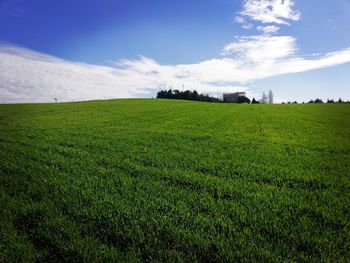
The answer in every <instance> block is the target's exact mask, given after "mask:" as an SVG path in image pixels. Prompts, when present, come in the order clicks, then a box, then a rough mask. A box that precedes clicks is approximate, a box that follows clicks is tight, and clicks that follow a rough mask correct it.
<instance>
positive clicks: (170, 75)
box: [0, 0, 350, 102]
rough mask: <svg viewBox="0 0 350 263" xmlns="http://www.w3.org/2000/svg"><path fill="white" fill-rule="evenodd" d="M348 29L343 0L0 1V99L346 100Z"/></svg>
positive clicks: (348, 11) (349, 5) (349, 11)
mask: <svg viewBox="0 0 350 263" xmlns="http://www.w3.org/2000/svg"><path fill="white" fill-rule="evenodd" d="M349 32H350V1H349V0H336V1H318V0H308V1H304V0H242V1H237V0H220V1H218V0H206V1H204V0H178V1H164V0H128V1H120V0H69V1H68V0H60V1H47V0H31V1H27V0H0V42H1V44H0V69H1V71H0V77H1V79H2V80H0V99H2V101H4V102H6V101H19V102H21V101H51V100H52V96H57V97H58V98H59V99H61V100H62V101H70V100H80V99H82V100H84V99H101V98H102V99H103V98H114V97H150V96H152V95H154V94H155V93H156V91H157V90H159V89H160V88H170V87H172V88H179V87H181V86H182V84H184V85H185V86H186V88H189V89H197V90H199V91H202V92H208V93H211V94H220V93H221V92H224V91H225V92H227V91H236V90H237V91H238V90H246V91H247V92H248V95H249V96H251V97H253V96H254V97H257V98H259V97H260V96H261V93H262V91H264V90H266V91H267V90H268V89H272V90H273V91H274V93H275V97H276V98H277V100H299V101H303V100H305V101H306V100H309V99H311V98H315V97H321V98H323V99H326V98H338V97H342V98H344V99H350V87H349V85H350V84H349V83H350V76H349V75H350V74H348V72H350V63H349V62H350V54H349V48H350V33H349ZM28 54H29V55H30V56H29V55H28ZM44 56H46V57H45V59H43V57H44ZM18 72H22V74H19V73H18ZM91 75H93V77H91ZM77 82H79V83H80V86H77V85H76V84H75V83H77ZM52 83H54V84H52ZM1 93H2V94H1ZM1 95H2V96H1Z"/></svg>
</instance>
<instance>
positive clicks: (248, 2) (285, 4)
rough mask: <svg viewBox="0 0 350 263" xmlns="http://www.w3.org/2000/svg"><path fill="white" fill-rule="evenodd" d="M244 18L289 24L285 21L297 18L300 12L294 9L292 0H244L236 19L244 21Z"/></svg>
mask: <svg viewBox="0 0 350 263" xmlns="http://www.w3.org/2000/svg"><path fill="white" fill-rule="evenodd" d="M244 18H248V19H251V20H254V21H258V22H261V23H276V24H284V25H289V22H287V21H288V20H294V21H297V20H299V19H300V13H299V12H298V11H296V10H294V0H245V1H244V4H243V10H242V11H241V12H240V13H239V16H238V17H237V18H236V21H245V19H244Z"/></svg>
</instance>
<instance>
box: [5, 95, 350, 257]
mask: <svg viewBox="0 0 350 263" xmlns="http://www.w3.org/2000/svg"><path fill="white" fill-rule="evenodd" d="M0 160H1V162H0V204H1V209H0V261H5V262H12V261H24V262H27V261H42V262H47V261H113V260H114V261H119V262H120V261H128V262H132V261H163V262H164V261H165V262H167V261H202V262H208V261H210V262H220V261H221V262H222V261H237V262H240V261H265V262H280V261H283V260H286V261H306V262H310V261H315V262H319V261H335V262H341V261H347V260H348V259H349V258H350V252H349V251H350V228H349V225H350V223H349V220H350V219H349V218H350V206H349V204H350V178H349V176H350V174H349V170H350V105H345V104H327V105H326V104H324V105H236V104H216V103H200V102H189V101H175V100H158V99H157V100H151V99H148V100H147V99H135V100H111V101H96V102H84V103H62V104H32V105H0Z"/></svg>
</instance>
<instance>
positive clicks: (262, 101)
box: [261, 91, 268, 104]
mask: <svg viewBox="0 0 350 263" xmlns="http://www.w3.org/2000/svg"><path fill="white" fill-rule="evenodd" d="M261 103H262V104H267V103H268V96H267V95H266V93H265V91H264V92H263V95H262V99H261Z"/></svg>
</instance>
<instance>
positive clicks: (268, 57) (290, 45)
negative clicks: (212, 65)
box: [223, 36, 296, 63]
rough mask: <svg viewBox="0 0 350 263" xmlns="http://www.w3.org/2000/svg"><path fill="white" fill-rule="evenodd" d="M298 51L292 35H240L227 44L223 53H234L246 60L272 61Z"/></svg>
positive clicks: (257, 61) (256, 61) (255, 61)
mask: <svg viewBox="0 0 350 263" xmlns="http://www.w3.org/2000/svg"><path fill="white" fill-rule="evenodd" d="M295 51H296V44H295V39H294V38H293V37H291V36H251V37H239V38H237V41H235V42H232V43H230V44H228V45H226V46H225V47H224V49H223V54H225V55H229V54H233V55H236V56H238V57H239V58H240V59H241V60H242V59H244V62H245V63H247V62H254V63H260V62H272V61H274V60H276V59H279V58H285V57H287V56H290V55H293V54H294V53H295Z"/></svg>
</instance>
